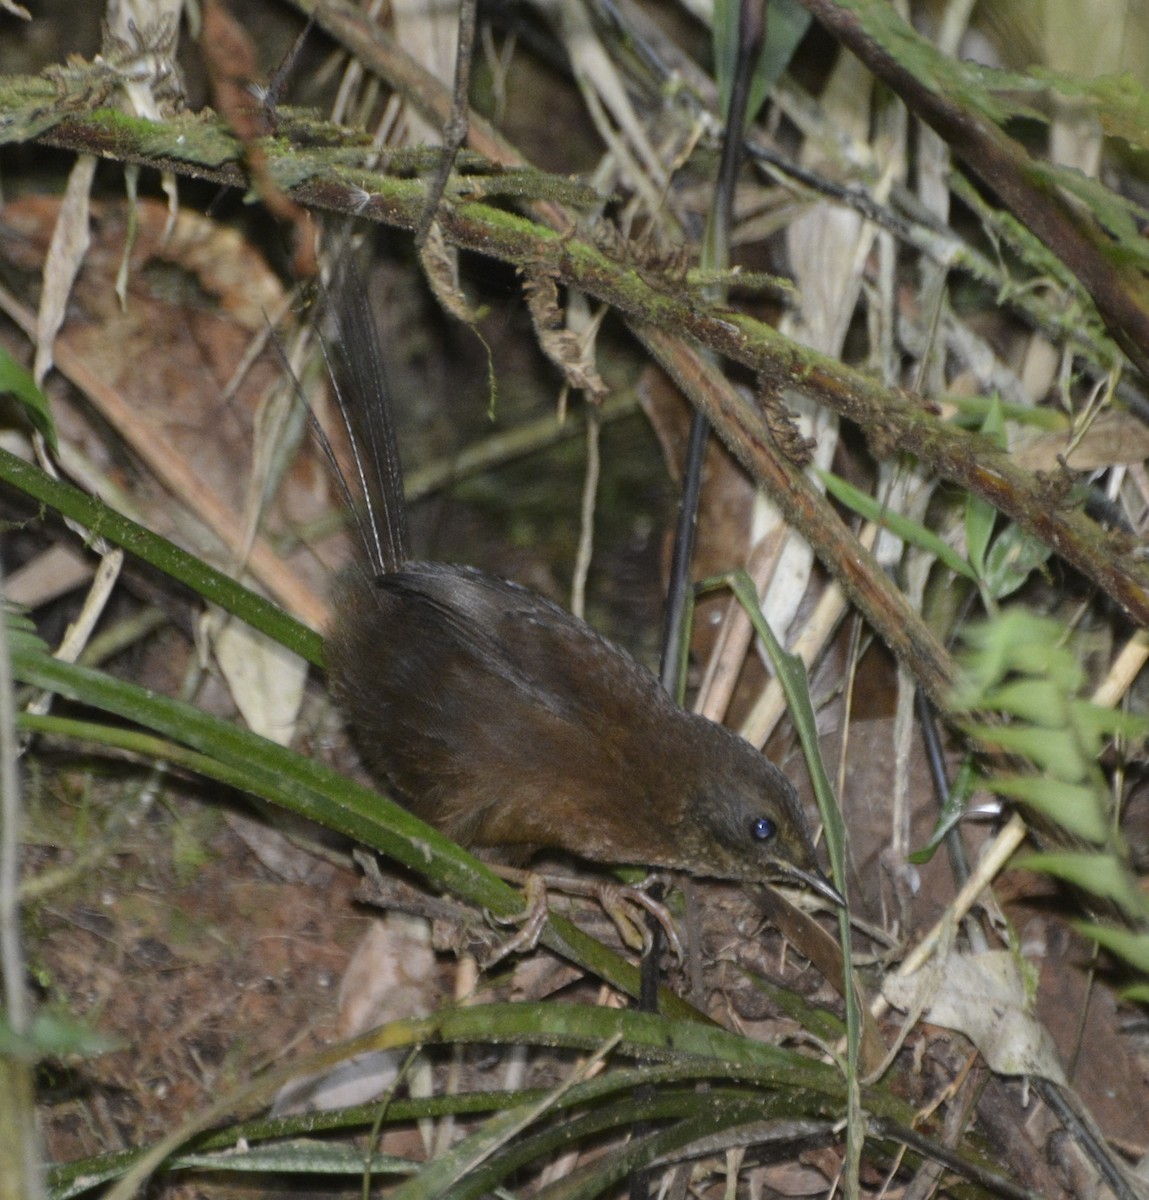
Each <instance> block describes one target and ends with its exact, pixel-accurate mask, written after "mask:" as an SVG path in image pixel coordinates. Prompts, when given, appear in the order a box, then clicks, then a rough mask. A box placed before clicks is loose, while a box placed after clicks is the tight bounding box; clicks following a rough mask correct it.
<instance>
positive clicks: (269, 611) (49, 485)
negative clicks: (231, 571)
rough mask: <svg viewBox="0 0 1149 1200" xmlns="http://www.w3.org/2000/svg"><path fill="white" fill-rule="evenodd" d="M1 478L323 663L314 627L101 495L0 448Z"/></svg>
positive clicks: (317, 662) (280, 641) (308, 656)
mask: <svg viewBox="0 0 1149 1200" xmlns="http://www.w3.org/2000/svg"><path fill="white" fill-rule="evenodd" d="M0 480H2V481H4V482H5V483H10V484H11V485H12V486H13V487H15V488H17V489H19V490H20V491H22V492H24V493H25V494H26V495H28V496H31V497H32V498H33V499H34V500H39V501H40V502H41V503H42V504H46V505H48V506H49V507H50V508H52V509H54V510H55V511H56V512H58V513H60V514H61V515H63V516H65V517H71V518H72V519H73V520H75V521H78V522H79V523H80V524H81V525H83V526H84V527H85V528H86V529H90V530H91V531H92V532H93V533H94V534H98V535H99V536H100V537H104V538H107V539H108V541H109V542H114V543H115V544H116V545H117V546H123V548H124V549H125V550H128V551H130V552H131V553H132V554H134V555H135V556H136V557H137V558H139V559H141V560H142V561H143V562H146V563H149V564H151V565H152V566H154V567H158V568H159V570H161V571H163V572H164V573H165V574H166V575H170V576H171V577H172V578H173V579H176V580H178V581H179V582H180V583H184V584H187V586H188V587H190V588H191V589H192V590H193V591H194V592H196V593H197V594H198V595H200V596H202V597H203V598H204V599H205V600H209V601H211V603H213V604H218V605H219V607H220V608H222V609H223V610H224V611H225V612H229V613H232V614H234V615H235V616H237V617H239V619H240V620H241V621H246V622H247V624H249V625H251V626H252V627H253V628H255V629H258V630H260V632H262V633H266V634H267V636H268V637H270V638H273V639H274V640H275V641H277V642H279V643H280V644H281V645H284V646H286V647H287V648H288V649H289V650H292V651H294V652H295V653H296V654H298V655H299V656H300V658H305V659H306V660H307V661H308V662H310V663H315V664H316V665H321V664H322V662H323V638H322V637H321V636H320V635H319V634H318V633H316V632H315V630H313V629H308V628H307V626H306V625H303V624H301V623H300V622H299V621H297V620H295V618H294V617H291V616H289V615H288V614H287V613H285V612H284V611H283V609H281V608H279V607H277V606H276V605H275V604H272V603H271V601H269V600H265V599H264V598H263V597H262V596H257V595H256V594H255V593H254V592H252V591H249V590H248V589H247V588H245V587H244V586H243V585H242V584H240V583H236V581H235V580H234V579H232V578H230V577H229V576H227V575H224V574H223V572H222V571H216V570H215V569H214V568H212V567H210V566H208V565H207V563H205V562H202V561H201V560H200V559H198V558H196V557H195V556H194V555H192V554H188V553H187V551H186V550H181V549H180V548H179V547H178V546H176V545H174V544H173V543H172V542H169V541H168V540H167V538H163V537H160V536H159V535H158V534H155V533H151V532H150V531H149V530H147V529H144V527H143V526H142V525H137V524H136V523H135V521H130V520H129V519H128V518H127V517H124V516H121V515H120V514H119V513H118V512H116V511H115V510H113V509H111V508H109V507H108V506H107V505H106V504H104V503H102V502H101V501H99V500H95V499H93V498H92V497H91V496H88V495H86V494H85V493H84V492H81V491H80V490H79V489H78V488H74V487H72V485H71V484H69V483H65V482H64V481H63V480H60V479H53V478H52V477H51V476H50V475H48V474H46V473H45V472H44V471H41V470H40V468H39V467H36V466H33V465H32V464H31V463H26V462H24V461H23V460H21V459H19V458H17V457H16V455H14V454H10V453H9V452H8V451H7V450H3V449H0Z"/></svg>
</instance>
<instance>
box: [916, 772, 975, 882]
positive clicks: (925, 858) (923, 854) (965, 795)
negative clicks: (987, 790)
mask: <svg viewBox="0 0 1149 1200" xmlns="http://www.w3.org/2000/svg"><path fill="white" fill-rule="evenodd" d="M979 782H980V778H979V776H978V773H977V771H976V770H975V769H974V765H973V758H972V756H971V755H969V754H967V755H966V756H965V757H964V758H963V759H962V761H961V766H960V767H958V771H957V774H956V775H955V776H954V781H953V783H952V784H951V786H950V794H949V798H948V799H947V800H946V803H945V805H944V806H943V808H942V811H941V813H940V814H939V816H938V823H937V825H936V826H935V827H934V831H933V833H931V834H930V840H929V841H928V842H927V843H926V844H925V845H924V846H923V847H922V848H921V849H920V850H915V851H914V852H913V853H912V854H910V855H909V860H910V862H912V863H916V864H919V865H920V864H921V863H928V862H929V861H930V859H931V858H933V856H934V854H935V853H936V852H937V848H938V847H939V846H940V845H941V844H942V842H943V841H945V837H946V834H947V833H949V831H950V830H951V829H953V828H954V826H956V825H957V823H958V822H959V821H960V820H961V819H962V817H963V816H965V810H966V805H967V804H968V803H969V798H970V796H972V795H973V791H974V788H975V786H977V785H978V783H979Z"/></svg>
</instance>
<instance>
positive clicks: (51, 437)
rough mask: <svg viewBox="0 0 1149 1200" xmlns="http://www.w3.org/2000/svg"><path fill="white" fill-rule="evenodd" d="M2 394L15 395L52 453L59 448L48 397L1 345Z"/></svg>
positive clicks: (0, 391)
mask: <svg viewBox="0 0 1149 1200" xmlns="http://www.w3.org/2000/svg"><path fill="white" fill-rule="evenodd" d="M0 395H9V396H14V397H15V398H16V399H17V400H18V401H19V402H20V404H21V406H22V407H23V409H24V411H25V412H26V413H27V414H28V420H30V421H31V422H32V424H33V425H34V426H35V428H36V430H37V432H38V433H40V434H41V436H42V437H43V438H44V441H45V442H47V443H48V446H49V447H50V448H51V450H52V453H53V454H55V453H56V450H57V443H56V424H55V422H54V421H53V420H52V409H51V406H50V405H49V403H48V397H47V396H45V395H44V393H43V392H42V391H41V390H40V389H39V388H38V387H37V386H36V383H35V381H34V380H33V378H32V376H31V375H30V374H29V373H28V372H27V371H26V370H25V369H24V368H23V367H22V366H21V365H20V364H19V363H18V362H17V361H16V360H15V359H14V358H13V357H12V355H11V354H9V353H8V351H7V350H5V349H4V347H3V346H0Z"/></svg>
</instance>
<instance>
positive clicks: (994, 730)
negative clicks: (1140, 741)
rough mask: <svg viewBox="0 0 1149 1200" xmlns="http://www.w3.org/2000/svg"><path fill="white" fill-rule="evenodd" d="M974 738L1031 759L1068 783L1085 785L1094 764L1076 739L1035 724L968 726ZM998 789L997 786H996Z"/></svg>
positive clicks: (1042, 769)
mask: <svg viewBox="0 0 1149 1200" xmlns="http://www.w3.org/2000/svg"><path fill="white" fill-rule="evenodd" d="M964 728H965V729H966V731H967V732H968V733H969V735H970V736H971V737H975V738H977V739H978V741H980V742H984V743H985V744H986V745H987V746H996V747H997V748H998V749H1000V750H1009V751H1010V752H1011V753H1013V754H1020V755H1021V756H1022V757H1023V758H1027V759H1029V761H1030V762H1031V763H1033V765H1034V766H1035V767H1037V768H1038V769H1039V770H1041V771H1044V772H1047V773H1048V774H1050V775H1052V776H1053V777H1054V778H1055V779H1060V780H1063V781H1064V782H1067V783H1081V782H1082V781H1083V780H1085V779H1086V778H1087V777H1088V774H1089V767H1090V763H1089V760H1088V759H1086V758H1085V757H1084V756H1083V755H1082V753H1081V748H1080V747H1079V746H1078V745H1077V742H1076V739H1074V738H1071V737H1066V736H1065V731H1064V730H1061V729H1040V728H1037V727H1035V726H1033V725H976V724H970V725H966V726H964ZM994 786H996V784H995V785H994Z"/></svg>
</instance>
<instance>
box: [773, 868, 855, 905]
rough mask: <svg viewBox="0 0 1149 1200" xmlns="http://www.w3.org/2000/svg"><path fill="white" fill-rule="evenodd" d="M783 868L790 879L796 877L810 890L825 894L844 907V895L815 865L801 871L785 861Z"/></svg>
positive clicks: (827, 897) (834, 902) (821, 894)
mask: <svg viewBox="0 0 1149 1200" xmlns="http://www.w3.org/2000/svg"><path fill="white" fill-rule="evenodd" d="M783 870H784V872H785V874H786V875H788V876H789V877H790V878H791V879H796V880H798V881H799V882H801V883H804V884H805V885H806V886H807V887H808V888H810V889H811V890H812V891H815V892H817V893H818V894H819V895H820V896H825V897H826V899H827V900H829V901H831V902H832V903H833V904H836V905H838V907H839V908H845V907H846V897H845V896H843V895H842V893H841V892H840V891H838V889H837V888H836V887H835V886H834V885H833V884H832V883H831V882H830V881H829V880H828V879H827V878H826V876H825V875H823V874H822V872H821V871H819V870H818V869H817V867H815V868H814V870H813V871H803V870H802V868H801V867H792V866H790V864H789V863H787V864H786V865H785V866H784V867H783Z"/></svg>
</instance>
